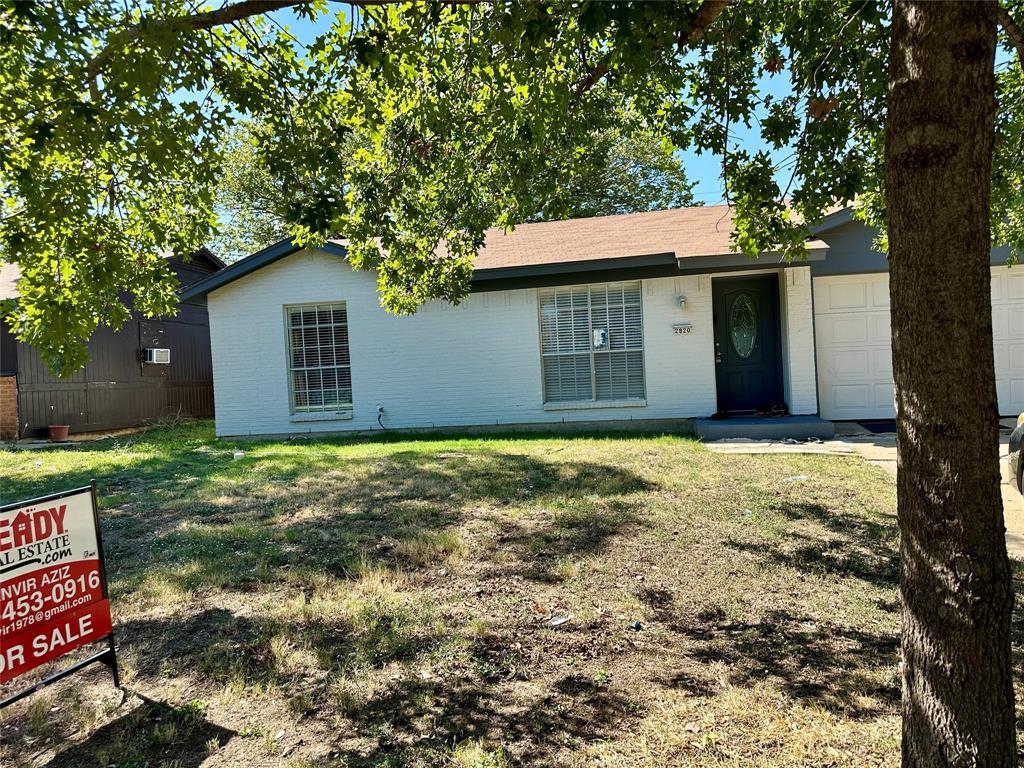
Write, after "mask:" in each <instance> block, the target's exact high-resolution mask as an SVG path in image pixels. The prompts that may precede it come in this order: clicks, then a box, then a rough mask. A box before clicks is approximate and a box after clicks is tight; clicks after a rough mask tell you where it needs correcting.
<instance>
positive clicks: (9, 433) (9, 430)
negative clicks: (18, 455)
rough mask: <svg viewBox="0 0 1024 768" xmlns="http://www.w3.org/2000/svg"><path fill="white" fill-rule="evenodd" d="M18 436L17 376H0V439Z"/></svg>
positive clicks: (10, 438) (12, 438)
mask: <svg viewBox="0 0 1024 768" xmlns="http://www.w3.org/2000/svg"><path fill="white" fill-rule="evenodd" d="M17 437H18V378H17V376H0V440H14V439H16V438H17Z"/></svg>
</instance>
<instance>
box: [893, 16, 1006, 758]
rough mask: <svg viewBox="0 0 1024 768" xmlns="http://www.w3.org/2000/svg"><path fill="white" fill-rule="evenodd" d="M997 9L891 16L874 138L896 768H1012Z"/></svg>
mask: <svg viewBox="0 0 1024 768" xmlns="http://www.w3.org/2000/svg"><path fill="white" fill-rule="evenodd" d="M995 36H996V7H995V3H994V2H983V3H969V2H962V3H954V2H928V1H927V0H925V1H924V2H909V1H908V0H896V2H895V7H894V9H893V24H892V52H891V60H890V71H889V99H888V117H887V125H886V140H885V165H886V170H885V175H886V178H885V188H886V201H887V208H888V227H889V270H890V298H891V306H892V342H893V344H892V352H893V375H894V378H895V381H896V411H897V421H898V429H897V431H898V435H897V441H898V449H899V473H898V479H897V487H898V499H899V502H898V508H899V524H900V534H901V544H900V555H901V558H900V559H901V567H900V580H901V588H902V592H903V610H902V622H903V765H904V766H914V768H918V767H920V768H937V767H938V766H985V767H986V768H1000V767H1001V766H1013V765H1016V764H1017V760H1016V744H1015V733H1014V702H1013V680H1012V666H1011V658H1010V618H1011V613H1012V611H1013V591H1012V585H1011V580H1010V566H1009V560H1008V558H1007V554H1006V542H1005V539H1004V526H1003V510H1002V503H1001V500H1000V491H999V440H998V410H997V405H996V388H995V372H994V364H993V350H992V314H991V312H992V310H991V295H990V293H991V288H990V275H989V177H990V163H991V156H992V143H993V118H994V110H995V96H994V94H995V84H994V75H993V67H994V56H995Z"/></svg>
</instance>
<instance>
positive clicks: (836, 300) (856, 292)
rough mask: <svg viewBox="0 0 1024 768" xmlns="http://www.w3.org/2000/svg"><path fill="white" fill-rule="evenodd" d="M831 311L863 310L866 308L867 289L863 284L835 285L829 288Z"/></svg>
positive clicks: (846, 283) (844, 283)
mask: <svg viewBox="0 0 1024 768" xmlns="http://www.w3.org/2000/svg"><path fill="white" fill-rule="evenodd" d="M828 299H829V301H828V305H829V307H830V308H831V309H864V308H866V307H867V306H868V292H867V287H866V286H865V285H864V284H863V283H848V282H842V283H835V284H833V285H830V286H829V290H828Z"/></svg>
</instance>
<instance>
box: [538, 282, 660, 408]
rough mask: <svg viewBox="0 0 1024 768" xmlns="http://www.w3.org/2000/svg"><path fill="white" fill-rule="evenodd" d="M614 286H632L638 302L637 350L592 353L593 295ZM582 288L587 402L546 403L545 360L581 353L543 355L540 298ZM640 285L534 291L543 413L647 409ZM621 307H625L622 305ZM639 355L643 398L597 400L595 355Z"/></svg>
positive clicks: (592, 285) (607, 284) (586, 285)
mask: <svg viewBox="0 0 1024 768" xmlns="http://www.w3.org/2000/svg"><path fill="white" fill-rule="evenodd" d="M616 285H636V286H637V295H638V296H639V302H638V310H639V312H638V316H639V319H640V322H639V330H640V346H639V348H637V349H625V350H612V349H607V350H595V349H594V310H593V299H592V297H593V291H594V289H595V288H604V289H605V290H606V291H607V289H608V288H609V287H611V286H616ZM580 288H585V289H586V291H587V355H588V358H589V362H590V399H589V400H550V399H548V386H547V376H546V375H545V372H544V361H545V359H546V358H549V357H572V356H573V355H574V354H575V355H582V354H583V353H582V352H577V353H547V354H545V352H544V315H543V306H542V301H541V296H542V294H543V293H545V292H549V293H555V294H557V292H558V291H572V290H574V289H580ZM643 288H644V281H643V280H613V281H609V282H601V283H577V284H573V285H552V286H544V287H541V288H537V289H536V291H535V301H536V303H537V351H538V353H539V357H540V379H541V402H542V405H543V407H544V408H545V409H546V410H578V409H585V408H615V407H628V406H646V405H647V340H646V336H645V332H644V291H643ZM623 306H625V305H623ZM617 351H621V352H639V353H640V361H641V364H640V369H641V372H642V374H643V388H644V394H643V397H618V398H603V399H598V397H597V367H596V365H595V355H606V354H610V353H613V352H617Z"/></svg>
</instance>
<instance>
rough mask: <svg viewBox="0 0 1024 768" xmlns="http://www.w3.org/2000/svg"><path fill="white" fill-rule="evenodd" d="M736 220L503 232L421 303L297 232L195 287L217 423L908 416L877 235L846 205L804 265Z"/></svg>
mask: <svg viewBox="0 0 1024 768" xmlns="http://www.w3.org/2000/svg"><path fill="white" fill-rule="evenodd" d="M730 230H731V222H730V219H729V211H728V209H727V208H724V207H714V206H712V207H704V208H693V209H680V210H674V211H658V212H654V213H646V214H630V215H626V216H613V217H600V218H594V219H578V220H573V221H567V222H551V223H545V224H531V225H524V226H521V227H519V228H517V229H516V230H515V231H514V232H513V233H512V234H510V235H505V234H502V233H499V232H494V233H489V236H488V240H487V244H486V247H485V248H484V250H483V251H482V252H481V253H480V255H479V256H478V258H477V261H476V263H475V267H476V277H475V279H474V282H473V292H472V293H471V295H470V296H469V298H468V299H467V300H466V301H465V302H464V303H462V304H461V305H459V306H450V305H448V304H446V303H443V302H432V303H430V304H427V305H426V306H424V307H422V308H421V309H420V310H419V311H418V312H417V313H416V314H415V315H413V316H411V317H396V316H394V315H390V314H388V313H387V312H385V311H384V310H383V309H382V308H381V307H380V305H379V303H378V299H377V294H376V285H375V280H376V278H375V276H374V275H373V274H370V273H366V272H359V271H354V270H352V269H350V268H349V267H348V265H347V264H346V263H345V259H344V247H343V246H341V245H340V244H333V243H332V244H328V245H327V246H326V247H325V248H324V249H322V250H308V249H299V248H296V247H294V246H293V245H291V244H290V243H287V242H286V243H279V244H277V245H275V246H272V247H271V248H268V249H266V250H264V251H261V252H260V253H257V254H254V255H253V256H251V257H249V258H247V259H243V260H242V261H240V262H237V263H235V264H233V265H231V266H230V267H228V268H227V269H225V270H224V271H222V272H220V273H218V274H216V275H213V276H211V277H210V278H208V279H207V280H204V281H202V282H200V283H197V284H196V285H195V286H191V287H190V288H189V289H187V290H186V291H185V293H187V294H188V296H186V298H188V297H190V296H194V295H200V294H205V295H206V296H207V299H208V307H209V315H210V330H211V346H212V354H213V368H214V392H215V406H216V418H217V434H218V435H222V436H228V435H271V434H290V433H297V432H341V431H348V430H355V431H369V430H379V429H381V428H382V427H384V428H389V429H393V428H438V427H462V426H500V425H509V426H514V425H525V424H553V423H557V422H607V421H625V420H632V421H655V420H657V421H660V420H676V419H689V418H694V417H707V416H711V415H712V414H715V413H722V412H725V413H758V412H761V413H763V412H768V411H774V412H781V411H782V410H783V409H787V410H788V412H790V413H792V414H808V415H813V414H820V415H822V416H823V417H825V418H830V419H844V418H850V419H857V418H886V417H891V416H892V407H893V406H892V379H891V368H890V367H889V358H888V355H889V346H888V286H887V275H886V272H885V266H886V262H885V258H884V257H883V256H881V255H880V254H877V253H874V252H873V251H872V250H871V247H870V242H871V239H872V238H871V233H870V232H869V231H868V230H866V228H864V227H863V226H862V225H860V224H858V223H856V222H853V221H852V220H851V219H850V216H849V212H840V213H838V214H835V215H833V216H831V217H829V219H828V220H826V222H825V223H824V224H823V225H822V226H821V227H819V228H817V230H816V232H815V234H816V237H817V238H819V239H817V240H813V241H811V242H809V243H808V259H807V261H805V262H799V263H791V264H787V263H783V262H781V261H780V259H779V258H778V256H773V255H771V254H765V255H763V256H762V257H761V258H759V259H756V260H751V259H747V258H745V257H743V256H740V255H737V254H734V253H732V252H731V249H730V245H729V233H730ZM999 257H1000V254H998V253H996V254H995V255H994V264H995V263H998V261H999ZM1002 258H1003V259H1004V260H1005V256H1003V257H1002ZM993 286H994V293H993V304H994V319H995V328H996V345H997V348H996V359H997V368H998V371H997V377H998V379H999V394H1000V410H1001V411H1003V412H1004V413H1007V414H1009V413H1013V412H1016V411H1019V410H1024V268H1019V269H1013V270H1008V269H1007V268H1006V267H999V266H995V267H993Z"/></svg>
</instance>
